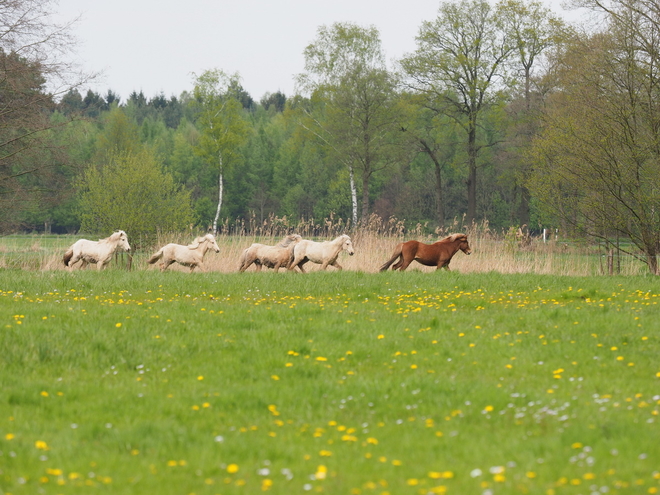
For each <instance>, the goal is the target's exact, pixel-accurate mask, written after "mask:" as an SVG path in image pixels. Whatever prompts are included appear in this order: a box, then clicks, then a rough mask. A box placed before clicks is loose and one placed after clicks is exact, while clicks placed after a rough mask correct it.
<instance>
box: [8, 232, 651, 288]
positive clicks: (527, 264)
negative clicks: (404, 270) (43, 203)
mask: <svg viewBox="0 0 660 495" xmlns="http://www.w3.org/2000/svg"><path fill="white" fill-rule="evenodd" d="M346 227H347V226H346V225H345V224H344V223H342V222H334V221H333V220H332V219H329V220H326V221H325V222H321V223H320V224H315V223H313V222H299V223H297V224H295V225H292V224H289V223H288V222H286V221H285V219H284V220H282V219H271V220H270V221H269V222H268V223H265V224H264V225H262V226H259V225H258V224H256V223H255V224H254V225H253V224H251V223H248V224H246V225H243V224H240V225H232V226H231V228H230V226H229V225H225V231H230V232H232V233H231V234H221V235H219V236H218V237H217V242H218V245H219V246H220V247H221V252H220V253H219V254H216V253H213V252H209V253H207V255H206V259H205V262H204V264H205V269H206V270H207V271H213V272H221V273H231V272H235V271H237V270H238V265H239V258H240V255H241V253H242V252H243V250H244V249H245V248H247V247H249V246H250V245H251V244H252V243H253V242H260V243H263V244H268V245H275V244H277V243H278V242H280V241H281V240H282V238H283V237H284V236H285V235H286V234H288V233H291V232H295V233H299V234H300V235H302V236H303V237H304V238H308V239H313V240H330V239H333V238H334V237H336V236H337V235H339V234H341V233H344V232H345V229H346ZM454 229H455V230H456V231H460V232H467V234H468V238H469V241H470V244H471V247H472V253H473V254H472V255H471V256H470V257H467V256H465V255H463V253H460V252H459V253H457V254H456V256H455V257H454V259H453V260H452V262H451V265H450V268H451V269H452V270H457V271H460V272H462V273H470V272H479V273H484V272H489V271H495V272H499V273H535V274H555V275H569V276H570V275H573V276H591V275H599V274H608V273H617V274H621V275H640V274H644V273H646V272H647V271H648V269H647V267H646V265H645V263H644V262H643V261H641V260H640V259H636V258H634V257H632V256H630V255H627V254H623V253H619V254H617V255H612V254H611V253H608V252H607V251H605V250H604V249H600V248H599V247H598V246H595V245H589V244H586V243H583V242H575V241H571V240H560V239H558V238H556V237H551V238H548V239H546V240H544V239H543V238H540V237H538V238H532V237H529V236H525V235H523V234H522V231H520V232H519V231H517V230H516V229H510V230H509V231H506V232H496V231H493V230H492V229H490V228H489V226H488V223H487V222H484V223H483V224H478V225H476V224H475V225H470V226H466V225H461V224H460V223H459V222H455V225H454ZM349 232H350V235H351V237H352V240H353V245H354V247H355V255H354V256H352V257H349V256H348V255H346V254H342V255H340V263H341V264H342V266H344V268H345V269H347V270H351V271H362V272H367V273H375V272H377V271H378V269H379V267H380V266H381V265H382V264H383V263H384V262H385V261H387V260H388V259H389V258H390V256H391V254H392V252H393V250H394V247H395V246H396V245H397V244H398V243H399V242H402V241H405V240H409V239H417V240H419V241H422V242H427V243H432V242H435V241H437V240H438V239H441V238H443V237H445V236H446V235H448V234H450V233H452V231H450V230H447V231H444V230H443V231H438V232H435V233H432V234H429V233H428V232H427V229H426V228H425V227H424V226H422V225H418V226H417V228H415V229H412V230H406V229H405V228H404V226H403V223H402V222H400V221H396V220H394V219H392V220H391V221H389V222H380V221H376V220H374V221H373V222H370V223H367V225H365V226H364V227H362V228H360V229H357V230H353V231H349ZM195 236H196V234H195V233H193V232H176V233H168V234H160V235H159V236H158V242H157V244H156V245H154V246H146V247H143V248H140V249H137V250H136V252H134V254H133V256H132V257H131V258H130V259H129V256H128V255H126V254H123V253H122V254H118V255H116V258H115V260H114V262H113V266H114V267H115V268H122V269H125V267H126V266H128V265H130V266H131V268H132V269H134V270H157V269H158V268H157V266H152V265H148V264H147V262H146V260H147V259H148V258H149V256H150V255H151V254H152V253H153V252H155V251H156V250H157V249H158V248H159V247H161V246H163V245H165V244H167V243H170V242H175V243H178V244H184V245H185V244H189V243H190V242H191V241H192V240H193V239H194V237H195ZM78 238H80V236H43V237H42V236H39V235H26V236H20V235H14V236H6V237H2V238H0V268H7V269H22V270H65V269H67V268H65V267H64V264H63V262H62V255H63V254H64V251H65V250H66V248H67V247H68V246H69V245H71V244H72V243H73V242H75V240H77V239H78ZM87 238H90V239H95V237H94V236H87ZM129 241H130V242H131V243H132V244H133V245H134V246H142V244H143V243H141V242H140V240H131V239H129ZM608 255H609V257H608ZM305 268H306V269H309V270H310V271H314V270H316V269H318V266H314V265H313V264H312V263H308V264H307V265H306V267H305ZM168 270H172V271H189V269H188V268H185V267H180V266H178V265H176V264H175V265H172V266H171V267H170V268H168ZM251 270H254V268H252V269H251ZM330 270H334V268H330ZM408 270H409V271H421V272H429V271H432V270H434V269H433V268H430V267H424V266H422V265H420V264H418V263H416V262H413V264H412V265H411V266H410V267H409V268H408Z"/></svg>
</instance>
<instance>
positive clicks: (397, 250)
mask: <svg viewBox="0 0 660 495" xmlns="http://www.w3.org/2000/svg"><path fill="white" fill-rule="evenodd" d="M402 255H403V243H401V244H399V245H397V247H395V248H394V254H392V257H391V258H390V259H389V260H387V262H386V263H385V264H384V265H383V266H381V267H380V268H379V269H378V271H380V272H384V271H385V270H387V269H388V268H389V267H390V266H391V265H392V263H394V262H395V261H396V259H397V258H398V257H399V256H402Z"/></svg>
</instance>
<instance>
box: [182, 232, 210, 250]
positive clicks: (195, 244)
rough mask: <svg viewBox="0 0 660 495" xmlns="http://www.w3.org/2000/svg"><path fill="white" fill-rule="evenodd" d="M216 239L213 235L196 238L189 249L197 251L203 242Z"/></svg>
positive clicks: (189, 245)
mask: <svg viewBox="0 0 660 495" xmlns="http://www.w3.org/2000/svg"><path fill="white" fill-rule="evenodd" d="M212 239H214V237H213V234H206V235H202V236H199V237H195V240H193V241H192V242H191V243H190V244H188V246H187V247H188V249H197V248H198V247H199V245H200V244H201V243H202V242H206V241H211V240H212Z"/></svg>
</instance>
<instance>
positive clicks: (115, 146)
mask: <svg viewBox="0 0 660 495" xmlns="http://www.w3.org/2000/svg"><path fill="white" fill-rule="evenodd" d="M102 120H103V129H102V131H101V132H100V133H99V135H98V137H97V139H96V150H97V160H98V161H100V160H103V159H104V158H105V157H112V156H113V155H117V154H121V153H125V154H129V155H130V154H135V153H136V152H137V151H138V150H139V149H140V148H141V144H140V137H139V132H138V131H139V129H138V126H137V125H136V124H135V122H133V121H132V120H131V119H130V118H129V117H128V115H126V112H125V111H124V109H123V108H121V107H114V108H113V109H112V110H110V111H109V112H108V113H105V114H103V119H102Z"/></svg>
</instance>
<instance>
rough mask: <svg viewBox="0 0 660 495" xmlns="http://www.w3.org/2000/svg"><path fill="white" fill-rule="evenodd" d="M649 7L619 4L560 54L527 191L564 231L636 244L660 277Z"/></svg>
mask: <svg viewBox="0 0 660 495" xmlns="http://www.w3.org/2000/svg"><path fill="white" fill-rule="evenodd" d="M613 3H617V2H613ZM643 7H644V4H643V3H642V2H634V3H633V4H626V3H625V2H621V3H618V4H617V5H616V6H615V8H614V9H613V11H612V13H610V14H608V16H607V20H608V23H607V26H606V29H605V31H603V32H599V33H594V34H592V35H590V36H582V37H576V38H575V39H574V40H573V41H572V42H571V43H570V44H568V45H567V47H566V49H565V50H564V51H563V53H562V54H561V56H560V58H559V60H558V63H557V67H558V70H557V72H556V77H557V80H556V83H557V85H556V88H555V91H554V92H553V94H552V96H551V97H550V98H549V99H548V101H547V103H546V113H545V119H544V125H543V129H542V133H541V134H540V136H539V138H538V139H537V141H536V142H535V147H534V152H535V156H536V158H537V160H536V162H535V169H534V173H533V175H532V176H531V179H530V182H529V187H530V190H531V191H532V192H533V193H534V195H535V196H536V197H537V198H538V199H539V200H540V201H542V204H543V205H544V207H545V208H546V211H550V212H551V213H553V214H554V215H555V216H556V217H557V218H559V219H560V220H561V221H562V222H563V224H564V225H565V226H567V227H570V228H572V229H574V230H576V231H578V232H584V233H587V234H588V235H590V236H593V237H596V238H599V239H602V240H603V241H604V242H606V243H608V244H610V243H613V242H615V241H614V239H616V238H617V237H619V236H620V237H623V238H627V239H629V241H630V242H631V243H632V245H633V246H635V247H636V248H637V249H639V252H641V253H642V254H641V257H642V258H643V259H644V261H645V262H646V263H647V265H648V268H649V271H650V272H651V273H653V274H656V275H657V274H660V270H659V268H658V254H659V250H660V188H659V187H658V177H659V176H660V148H659V147H658V143H660V114H659V113H658V112H657V110H656V109H657V104H658V96H660V93H659V92H658V88H659V87H660V75H659V74H658V72H657V71H656V70H651V68H652V67H657V66H658V64H659V63H660V57H659V56H658V51H657V40H658V39H660V24H658V22H657V21H652V22H651V19H658V18H657V16H655V14H656V13H657V11H654V10H653V9H651V10H645V11H640V10H639V9H642V8H643ZM655 8H656V7H654V9H655ZM642 14H643V15H642ZM629 252H630V253H631V254H633V255H635V256H639V252H636V251H635V250H630V251H629Z"/></svg>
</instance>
